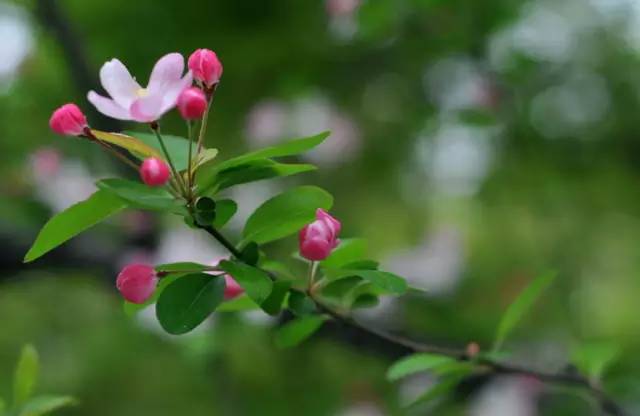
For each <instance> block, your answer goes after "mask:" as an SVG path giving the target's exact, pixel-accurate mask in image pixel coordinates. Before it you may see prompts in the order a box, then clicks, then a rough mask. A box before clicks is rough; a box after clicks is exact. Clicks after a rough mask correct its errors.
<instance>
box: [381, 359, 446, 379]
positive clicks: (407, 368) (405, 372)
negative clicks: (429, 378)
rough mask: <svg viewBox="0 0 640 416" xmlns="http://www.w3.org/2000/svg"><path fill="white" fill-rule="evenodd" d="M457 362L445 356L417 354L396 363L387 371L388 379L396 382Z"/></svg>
mask: <svg viewBox="0 0 640 416" xmlns="http://www.w3.org/2000/svg"><path fill="white" fill-rule="evenodd" d="M452 362H455V360H454V359H453V358H449V357H446V356H444V355H436V354H427V353H417V354H412V355H409V356H407V357H403V358H401V359H400V360H398V361H396V362H395V363H394V364H393V365H392V366H391V367H390V368H389V370H388V371H387V379H388V380H389V381H396V380H399V379H401V378H403V377H406V376H409V375H411V374H415V373H419V372H421V371H428V370H432V369H433V368H435V367H438V366H440V365H442V364H447V363H452Z"/></svg>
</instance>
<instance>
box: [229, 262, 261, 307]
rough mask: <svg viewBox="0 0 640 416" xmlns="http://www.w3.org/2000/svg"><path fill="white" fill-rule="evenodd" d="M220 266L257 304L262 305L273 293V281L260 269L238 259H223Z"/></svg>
mask: <svg viewBox="0 0 640 416" xmlns="http://www.w3.org/2000/svg"><path fill="white" fill-rule="evenodd" d="M218 267H219V268H220V269H222V270H224V271H225V272H227V273H229V274H230V275H231V276H233V278H234V279H235V280H236V282H238V284H239V285H240V286H242V288H243V289H244V290H245V292H246V293H247V295H248V296H249V297H250V298H251V299H252V300H253V301H254V302H256V303H257V304H259V305H262V302H264V301H265V300H266V299H267V298H268V297H269V295H270V294H271V289H272V286H273V284H272V282H271V279H270V278H269V276H268V275H267V274H266V273H265V272H263V271H262V270H260V269H257V268H255V267H253V266H249V265H247V264H244V263H240V262H237V261H230V260H223V261H221V262H220V264H219V265H218Z"/></svg>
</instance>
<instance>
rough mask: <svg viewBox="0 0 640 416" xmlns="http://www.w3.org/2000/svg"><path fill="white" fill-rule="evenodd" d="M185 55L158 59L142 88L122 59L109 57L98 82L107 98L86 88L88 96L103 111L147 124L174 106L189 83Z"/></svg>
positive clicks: (190, 77) (120, 117) (113, 115)
mask: <svg viewBox="0 0 640 416" xmlns="http://www.w3.org/2000/svg"><path fill="white" fill-rule="evenodd" d="M183 72H184V58H183V57H182V55H180V54H179V53H170V54H167V55H165V56H163V57H162V58H160V60H158V62H157V63H156V64H155V66H154V67H153V70H152V71H151V76H150V77H149V84H148V85H147V87H146V88H142V87H141V86H140V84H138V82H137V81H136V80H135V78H134V77H132V76H131V74H130V73H129V70H127V68H126V67H125V66H124V64H123V63H122V62H120V61H119V60H117V59H112V60H110V61H108V62H106V63H105V64H104V65H103V66H102V68H101V69H100V82H101V83H102V86H103V87H104V89H105V91H106V92H107V93H108V94H109V96H110V98H107V97H104V96H102V95H99V94H97V93H96V92H95V91H89V94H87V99H88V100H89V101H90V102H91V104H93V105H94V106H95V107H96V108H97V109H98V111H100V112H101V113H102V114H104V115H107V116H109V117H112V118H116V119H119V120H134V121H138V122H143V123H148V122H152V121H156V120H158V119H159V118H160V117H161V116H162V115H163V114H164V113H166V112H167V111H169V110H171V109H172V108H173V107H175V106H176V102H177V100H178V96H179V95H180V93H181V92H182V91H183V90H184V89H185V88H187V87H189V86H190V85H191V83H192V80H193V78H192V75H191V71H188V72H187V74H186V75H184V76H183Z"/></svg>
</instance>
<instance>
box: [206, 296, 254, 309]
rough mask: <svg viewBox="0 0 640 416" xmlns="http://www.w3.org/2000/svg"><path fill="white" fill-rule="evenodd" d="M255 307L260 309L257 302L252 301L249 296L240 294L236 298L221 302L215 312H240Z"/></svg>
mask: <svg viewBox="0 0 640 416" xmlns="http://www.w3.org/2000/svg"><path fill="white" fill-rule="evenodd" d="M256 309H260V306H258V304H257V303H255V302H254V301H252V300H251V298H250V297H249V296H247V295H241V296H238V297H237V298H233V299H231V300H228V301H225V302H222V305H220V306H218V309H216V312H242V311H252V310H256Z"/></svg>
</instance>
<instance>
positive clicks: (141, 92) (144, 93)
mask: <svg viewBox="0 0 640 416" xmlns="http://www.w3.org/2000/svg"><path fill="white" fill-rule="evenodd" d="M147 95H149V91H147V89H146V88H138V90H137V91H136V96H137V97H138V98H144V97H146V96H147Z"/></svg>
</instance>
